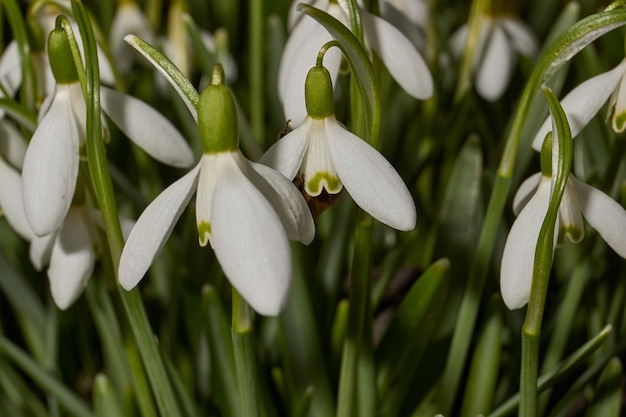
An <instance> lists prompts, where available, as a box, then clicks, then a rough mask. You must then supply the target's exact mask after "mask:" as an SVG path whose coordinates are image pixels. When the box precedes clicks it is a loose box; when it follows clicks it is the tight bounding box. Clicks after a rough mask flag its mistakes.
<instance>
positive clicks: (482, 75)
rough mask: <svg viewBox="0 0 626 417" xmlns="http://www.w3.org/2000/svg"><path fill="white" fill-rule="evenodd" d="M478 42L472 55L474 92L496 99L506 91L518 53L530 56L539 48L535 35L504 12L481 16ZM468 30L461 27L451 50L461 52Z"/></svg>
mask: <svg viewBox="0 0 626 417" xmlns="http://www.w3.org/2000/svg"><path fill="white" fill-rule="evenodd" d="M481 18H482V23H481V30H480V36H479V39H478V45H477V48H476V51H475V54H474V62H473V67H474V77H475V83H476V91H477V92H478V94H479V95H480V96H481V97H482V98H484V99H485V100H488V101H496V100H498V99H499V98H500V97H502V94H504V92H505V91H506V88H507V86H508V85H509V81H510V80H511V76H512V75H513V70H514V69H515V65H516V63H517V55H518V54H521V55H524V56H527V57H533V56H534V55H535V54H536V53H537V50H538V41H537V38H536V37H535V34H534V33H533V32H532V31H531V30H530V28H529V27H528V26H526V24H524V23H523V22H522V21H520V20H519V19H515V18H512V17H509V16H506V15H502V16H493V15H483V16H482V17H481ZM468 32H469V26H468V25H467V24H465V25H463V26H461V27H460V28H459V29H458V30H457V31H456V32H455V33H454V34H452V37H451V40H450V46H451V48H452V53H453V54H454V55H456V56H457V57H460V56H461V55H462V54H463V50H464V49H465V43H466V41H467V36H468Z"/></svg>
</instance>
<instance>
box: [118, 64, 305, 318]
mask: <svg viewBox="0 0 626 417" xmlns="http://www.w3.org/2000/svg"><path fill="white" fill-rule="evenodd" d="M198 128H199V130H200V137H201V139H202V144H203V148H204V154H203V155H202V158H201V159H200V162H199V163H198V165H196V167H195V168H193V169H192V170H191V171H190V172H189V173H188V174H187V175H185V176H183V177H182V178H181V179H179V180H178V181H176V182H175V183H173V184H172V185H170V186H169V187H168V188H167V189H166V190H165V191H163V192H162V193H161V194H160V195H159V196H158V197H157V198H156V199H155V200H154V201H153V202H152V203H151V204H150V205H149V206H148V207H147V208H146V210H145V211H144V212H143V214H142V215H141V216H140V218H139V220H138V221H137V224H136V225H135V227H134V228H133V230H132V231H131V234H130V236H129V238H128V241H127V242H126V245H125V247H124V250H123V252H122V256H121V259H120V266H119V280H120V283H121V284H122V286H123V287H124V288H125V289H127V290H130V289H132V288H133V287H135V286H136V285H137V283H138V282H139V281H140V280H141V279H142V277H143V276H144V274H145V273H146V271H147V270H148V268H149V267H150V264H151V263H152V261H153V259H154V258H155V257H156V255H157V253H158V252H159V251H160V249H161V248H162V247H163V245H164V244H165V241H166V240H167V238H168V237H169V235H170V234H171V233H172V229H173V228H174V225H175V224H176V222H177V221H178V219H179V217H180V216H181V214H182V212H183V210H184V209H185V207H186V206H187V204H188V203H189V200H190V199H191V197H192V195H193V194H194V193H196V192H197V195H196V220H197V226H198V236H199V242H200V245H201V246H205V245H206V244H207V243H209V244H210V245H211V247H212V248H213V250H214V251H215V256H216V257H217V260H218V262H219V263H220V265H221V266H222V269H223V271H224V274H225V275H226V277H227V278H228V279H229V280H230V282H231V284H232V285H233V286H234V287H235V288H236V289H237V291H238V292H239V293H240V294H241V295H242V297H243V298H244V299H245V300H246V301H247V302H248V303H249V304H250V306H251V307H252V308H253V309H254V310H256V311H257V312H258V313H260V314H263V315H276V314H278V313H279V312H280V311H281V309H282V307H283V305H284V304H285V301H286V295H287V292H288V289H289V284H290V281H291V253H290V248H289V241H288V238H291V239H293V240H299V241H301V242H302V243H305V244H308V243H310V242H311V240H312V239H313V236H314V233H315V229H314V224H313V219H312V217H311V214H310V212H309V211H308V207H307V205H306V203H305V201H304V199H303V198H302V195H301V194H300V193H299V192H298V190H297V189H296V188H295V186H294V185H293V184H291V182H290V181H289V180H287V179H286V178H285V177H283V176H282V175H281V174H280V173H278V172H276V171H274V170H272V169H270V168H268V167H266V166H264V165H260V164H255V163H252V162H250V161H249V160H247V159H246V158H245V157H244V156H243V155H242V154H241V151H240V150H239V139H238V133H237V113H236V107H235V102H234V97H233V96H232V93H231V92H230V90H229V89H228V87H226V86H225V85H224V73H223V70H222V68H221V66H219V65H217V66H216V69H215V70H214V75H213V80H212V84H211V85H210V86H208V87H207V88H206V89H205V90H204V92H203V93H202V94H201V96H200V102H199V104H198Z"/></svg>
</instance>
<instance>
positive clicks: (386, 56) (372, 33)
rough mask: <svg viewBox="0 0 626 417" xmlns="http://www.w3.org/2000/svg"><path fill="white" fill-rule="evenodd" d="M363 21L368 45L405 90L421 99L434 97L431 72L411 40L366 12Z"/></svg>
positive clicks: (385, 22)
mask: <svg viewBox="0 0 626 417" xmlns="http://www.w3.org/2000/svg"><path fill="white" fill-rule="evenodd" d="M361 21H362V22H363V33H364V35H365V38H366V42H367V44H368V45H369V46H370V47H371V48H372V49H373V50H374V51H375V52H376V53H377V54H378V56H379V57H380V58H381V60H382V61H383V62H384V64H385V66H386V67H387V69H388V70H389V73H390V74H391V76H392V77H393V78H394V79H395V80H396V81H397V82H398V84H400V86H401V87H402V88H403V89H404V91H406V92H407V93H408V94H409V95H411V96H412V97H415V98H419V99H426V98H429V97H430V96H432V94H433V89H434V84H433V78H432V76H431V75H430V70H429V69H428V66H427V65H426V62H425V61H424V58H422V56H421V55H420V53H419V52H418V51H417V49H415V47H414V46H413V44H412V43H411V41H410V40H409V39H408V38H407V37H406V36H404V34H403V33H402V32H400V31H399V30H398V29H396V28H395V27H394V26H392V25H391V24H390V23H388V22H387V21H385V20H383V19H381V18H380V17H378V16H374V15H372V14H370V13H368V12H366V11H361Z"/></svg>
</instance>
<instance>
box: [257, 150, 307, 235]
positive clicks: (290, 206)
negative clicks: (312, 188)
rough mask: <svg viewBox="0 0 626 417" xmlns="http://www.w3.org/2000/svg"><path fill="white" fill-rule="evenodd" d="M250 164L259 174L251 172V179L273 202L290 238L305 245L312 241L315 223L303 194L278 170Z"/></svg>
mask: <svg viewBox="0 0 626 417" xmlns="http://www.w3.org/2000/svg"><path fill="white" fill-rule="evenodd" d="M250 166H251V168H252V169H253V170H254V171H255V172H256V173H257V174H259V175H258V176H257V175H254V173H250V175H249V179H250V180H251V181H252V183H253V184H254V185H255V186H256V187H257V188H258V189H259V190H260V191H261V192H262V193H263V195H264V196H265V198H267V199H268V201H269V202H270V203H271V204H272V206H273V207H274V210H276V214H278V217H279V218H280V220H281V221H282V223H283V226H284V227H285V231H286V232H287V236H288V237H289V239H291V240H297V241H300V242H302V243H304V244H305V245H308V244H309V243H311V241H312V240H313V238H314V237H315V224H314V223H313V217H312V216H311V211H310V210H309V206H308V205H307V204H306V201H304V197H302V194H300V192H299V191H298V189H297V188H296V187H295V186H294V185H293V183H292V182H291V181H289V180H288V179H287V178H285V176H283V175H282V174H281V173H279V172H278V171H275V170H273V169H272V168H269V167H267V166H265V165H262V164H255V163H252V162H251V163H250Z"/></svg>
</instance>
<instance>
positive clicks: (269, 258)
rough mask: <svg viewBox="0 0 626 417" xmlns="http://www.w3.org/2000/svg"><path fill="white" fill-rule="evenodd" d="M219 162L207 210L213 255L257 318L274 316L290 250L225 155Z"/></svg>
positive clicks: (264, 204)
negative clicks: (208, 210) (210, 216)
mask: <svg viewBox="0 0 626 417" xmlns="http://www.w3.org/2000/svg"><path fill="white" fill-rule="evenodd" d="M223 155H224V158H221V160H220V162H219V164H220V166H219V170H220V177H219V178H218V181H217V183H216V185H215V194H214V196H213V210H212V212H213V213H212V220H213V222H212V239H213V247H214V249H215V255H216V256H217V259H218V261H219V263H220V265H221V266H222V269H223V270H224V274H225V275H226V276H227V277H228V279H229V280H230V282H231V284H232V285H233V286H234V287H235V288H236V289H237V291H239V293H240V294H241V295H242V297H243V298H244V299H245V300H246V301H247V302H248V303H249V304H250V306H251V307H252V308H253V309H254V310H256V311H257V312H258V313H259V314H263V315H267V316H274V315H277V314H278V313H280V311H281V310H282V308H283V306H284V304H285V302H286V296H287V292H288V291H289V285H290V282H291V252H290V248H289V242H288V240H287V236H286V234H285V230H284V229H283V225H282V223H281V221H280V219H279V218H278V216H277V215H276V212H275V211H274V208H273V207H272V205H271V204H270V203H269V202H268V201H267V200H266V199H265V197H263V195H262V194H261V192H260V191H259V190H258V189H257V188H256V187H255V186H254V185H253V184H252V183H251V182H250V181H249V180H248V178H246V176H245V175H244V174H243V173H242V171H241V168H240V166H239V165H238V164H237V162H236V161H235V160H234V159H233V158H232V157H230V155H229V154H223Z"/></svg>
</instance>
